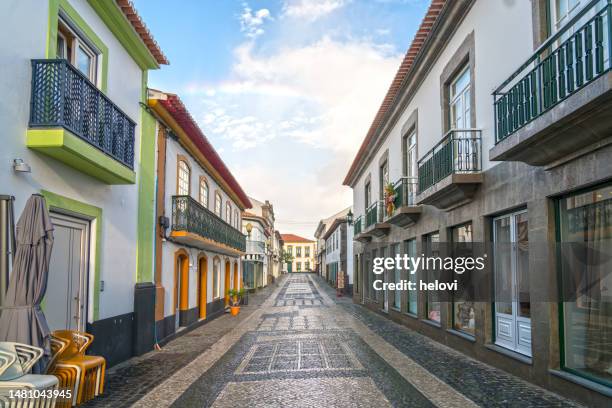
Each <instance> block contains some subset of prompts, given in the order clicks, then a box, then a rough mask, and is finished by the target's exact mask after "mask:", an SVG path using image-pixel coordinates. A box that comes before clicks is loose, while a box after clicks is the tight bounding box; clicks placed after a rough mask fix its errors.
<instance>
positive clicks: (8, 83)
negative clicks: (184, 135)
mask: <svg viewBox="0 0 612 408" xmlns="http://www.w3.org/2000/svg"><path fill="white" fill-rule="evenodd" d="M70 3H71V4H72V5H73V7H74V8H75V9H76V10H77V11H78V12H79V14H80V15H81V17H82V18H83V19H84V20H85V21H86V22H87V23H88V24H89V26H90V27H92V29H93V30H94V31H95V32H96V33H97V35H98V36H99V37H100V38H101V39H102V41H103V42H104V43H105V44H106V45H107V46H108V48H109V65H108V92H107V95H108V96H109V97H110V99H111V100H112V101H113V102H114V103H115V104H117V105H118V106H119V107H120V108H121V109H122V110H123V111H124V112H125V113H126V114H127V115H128V116H130V118H132V120H134V121H135V122H136V123H137V124H138V125H137V127H136V145H135V162H134V168H135V169H136V171H137V170H138V168H139V155H140V154H139V151H140V148H139V143H140V113H139V112H140V107H139V101H140V97H141V89H140V87H141V84H142V71H141V70H140V68H139V67H138V66H137V65H136V63H135V62H134V61H133V60H132V58H131V57H130V56H129V54H128V53H127V52H126V51H125V50H124V49H123V47H122V46H121V45H120V44H119V42H118V41H117V40H116V39H115V37H114V36H113V34H112V33H111V32H110V30H109V29H108V28H107V27H106V26H105V25H104V23H103V22H102V20H101V19H100V18H99V17H98V16H97V14H96V13H95V12H94V11H93V9H91V8H90V6H89V5H88V4H87V2H86V0H70ZM48 7H49V2H48V1H40V0H5V1H2V2H0V15H2V17H3V23H2V27H1V28H0V72H1V73H2V75H0V94H2V99H1V101H0V124H2V148H1V149H0V194H11V195H14V196H15V197H16V201H15V205H16V215H17V216H19V215H20V214H21V211H22V209H23V206H24V204H25V202H26V200H27V198H28V197H29V196H30V195H31V194H33V193H37V192H40V190H41V189H45V190H49V191H51V192H53V193H56V194H60V195H62V196H66V197H69V198H71V199H74V200H78V201H81V202H84V203H87V204H90V205H94V206H97V207H100V208H102V211H103V225H102V236H101V237H96V238H97V239H101V240H102V253H101V254H97V256H100V257H101V279H102V280H103V281H104V282H105V288H104V291H103V292H101V293H100V297H99V299H100V304H99V312H100V319H104V318H107V317H111V316H116V315H120V314H124V313H129V312H131V311H132V310H133V304H134V296H133V290H134V284H135V280H136V242H137V239H136V238H137V234H136V228H137V216H136V215H137V208H138V207H137V204H138V188H137V185H127V186H119V185H117V186H109V185H106V184H103V183H101V182H100V181H98V180H96V179H94V178H92V177H89V176H87V175H85V174H83V173H81V172H79V171H77V170H74V169H72V168H70V167H67V166H65V165H64V164H62V163H60V162H59V161H57V160H55V159H52V158H49V157H46V156H43V155H40V154H38V153H35V152H34V151H32V150H29V149H28V148H27V147H26V146H25V139H26V130H27V128H28V120H29V114H30V81H31V68H30V67H31V65H30V60H31V59H35V58H45V57H46V55H45V52H46V51H45V50H46V45H47V44H46V43H47V31H48V23H49V8H48ZM15 158H21V159H23V160H24V161H25V162H26V163H28V164H29V165H30V166H31V168H32V172H31V173H30V174H17V173H14V172H13V169H12V162H13V159H15ZM90 274H93V270H92V271H91V272H90ZM90 276H91V277H90V279H92V278H93V275H90ZM92 290H93V289H92ZM92 295H93V294H92V293H91V292H90V294H89V299H90V302H91V299H93V296H92ZM92 318H93V314H92V305H91V303H90V305H89V314H88V319H89V321H92Z"/></svg>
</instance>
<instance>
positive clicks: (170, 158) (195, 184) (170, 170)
mask: <svg viewBox="0 0 612 408" xmlns="http://www.w3.org/2000/svg"><path fill="white" fill-rule="evenodd" d="M179 155H181V156H184V157H186V159H187V163H188V164H189V166H190V168H191V180H190V182H191V197H193V198H194V199H195V200H196V201H198V202H199V198H200V176H204V177H206V180H207V181H208V209H209V210H210V211H212V212H213V213H214V212H215V191H218V192H219V193H220V194H221V199H222V203H221V210H222V219H223V220H224V221H226V222H230V220H227V219H226V217H225V203H227V201H228V200H229V202H230V203H231V206H232V211H231V213H232V220H231V224H232V225H241V223H242V221H241V220H240V219H239V220H238V223H237V224H235V223H234V219H233V218H234V213H235V211H234V210H236V209H238V205H237V204H236V202H235V201H234V200H232V199H231V198H230V197H229V196H228V195H227V193H226V192H225V191H224V190H223V189H221V187H220V186H219V184H218V183H217V182H216V181H215V179H213V178H212V176H211V175H210V174H209V173H208V172H206V170H204V169H203V168H202V167H201V166H200V165H199V164H198V162H197V161H196V160H195V159H194V158H193V157H192V156H191V155H190V154H189V153H188V152H187V150H186V149H185V148H184V147H183V146H181V145H180V144H179V143H178V142H177V141H175V140H173V139H168V143H167V146H166V197H165V203H164V206H165V208H166V214H172V196H173V195H176V194H177V185H176V182H177V162H178V157H179ZM238 217H239V218H240V217H241V216H240V211H238Z"/></svg>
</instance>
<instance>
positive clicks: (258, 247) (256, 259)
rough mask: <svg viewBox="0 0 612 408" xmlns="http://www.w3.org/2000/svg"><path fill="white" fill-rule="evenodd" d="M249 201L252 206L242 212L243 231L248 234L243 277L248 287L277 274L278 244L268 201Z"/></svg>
mask: <svg viewBox="0 0 612 408" xmlns="http://www.w3.org/2000/svg"><path fill="white" fill-rule="evenodd" d="M250 200H251V203H252V205H253V207H252V209H250V210H249V211H245V212H244V213H243V214H242V232H243V233H244V234H246V236H247V251H246V254H245V256H244V260H243V263H244V267H245V275H244V277H245V284H246V286H247V287H249V288H250V289H257V288H262V287H264V286H266V285H268V283H271V282H273V281H274V280H275V279H276V278H278V276H279V275H280V266H281V265H280V263H281V260H280V256H279V254H280V247H278V245H279V242H278V240H276V239H275V230H274V207H273V206H272V204H271V203H270V202H269V201H268V200H266V201H265V202H261V201H259V200H256V199H254V198H252V197H250Z"/></svg>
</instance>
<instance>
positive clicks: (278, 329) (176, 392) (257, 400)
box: [87, 274, 578, 407]
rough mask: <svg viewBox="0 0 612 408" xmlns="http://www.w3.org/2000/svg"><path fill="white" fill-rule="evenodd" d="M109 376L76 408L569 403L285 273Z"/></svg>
mask: <svg viewBox="0 0 612 408" xmlns="http://www.w3.org/2000/svg"><path fill="white" fill-rule="evenodd" d="M249 303H250V304H249V306H247V307H244V308H243V310H242V311H241V313H240V315H239V316H238V317H237V318H235V317H230V316H222V317H220V318H218V319H216V320H214V321H212V322H210V323H208V324H205V325H203V326H201V327H199V328H197V329H194V330H193V331H191V332H189V333H187V334H185V335H183V336H181V337H179V338H177V339H175V340H173V341H171V342H169V343H168V344H167V345H166V346H165V347H164V348H163V350H162V351H161V352H151V353H148V354H146V355H144V356H142V357H139V358H136V359H132V360H130V361H129V362H127V363H124V364H123V365H121V366H118V367H116V368H113V369H112V370H110V372H109V373H108V379H107V388H106V390H105V391H106V392H105V395H104V396H103V397H101V398H98V399H96V400H94V401H92V402H90V403H89V404H87V406H92V407H111V406H112V407H122V406H130V405H132V404H135V406H137V407H152V406H155V407H164V406H170V405H172V406H174V407H209V406H214V407H225V406H245V407H247V406H248V407H349V406H350V407H373V406H381V407H386V406H396V407H406V406H409V407H433V406H439V407H470V406H486V407H515V406H516V407H565V406H567V407H570V406H578V405H577V404H575V403H573V402H571V401H569V400H566V399H563V398H561V397H559V396H557V395H555V394H552V393H550V392H548V391H545V390H543V389H541V388H538V387H535V386H533V385H531V384H528V383H527V382H524V381H522V380H520V379H518V378H516V377H514V376H512V375H510V374H507V373H505V372H503V371H501V370H498V369H495V368H492V367H490V366H487V365H485V364H483V363H480V362H478V361H476V360H473V359H470V358H468V357H466V356H465V355H462V354H460V353H458V352H456V351H454V350H452V349H449V348H447V347H445V346H443V345H441V344H439V343H436V342H434V341H433V340H430V339H428V338H427V337H424V336H422V335H420V334H418V333H415V332H413V331H411V330H409V329H407V328H405V327H403V326H400V325H398V324H396V323H394V322H391V321H390V320H388V319H385V318H384V317H382V316H380V315H378V314H376V313H373V312H371V311H369V310H367V309H365V308H363V307H361V306H359V305H355V304H353V303H352V301H351V299H347V298H339V299H338V298H335V291H334V290H333V289H332V288H330V287H329V286H328V285H327V284H326V283H325V282H324V281H323V280H321V279H320V278H319V277H317V276H315V275H310V274H291V275H288V276H285V277H283V278H282V279H281V281H280V284H279V285H278V286H276V285H272V286H271V287H269V288H267V289H265V290H264V291H262V292H261V293H260V294H258V295H256V296H254V297H253V296H251V298H250V302H249Z"/></svg>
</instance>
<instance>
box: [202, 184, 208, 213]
mask: <svg viewBox="0 0 612 408" xmlns="http://www.w3.org/2000/svg"><path fill="white" fill-rule="evenodd" d="M200 204H202V205H203V206H204V207H206V208H208V183H207V182H206V179H205V178H204V177H202V178H201V179H200Z"/></svg>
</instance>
